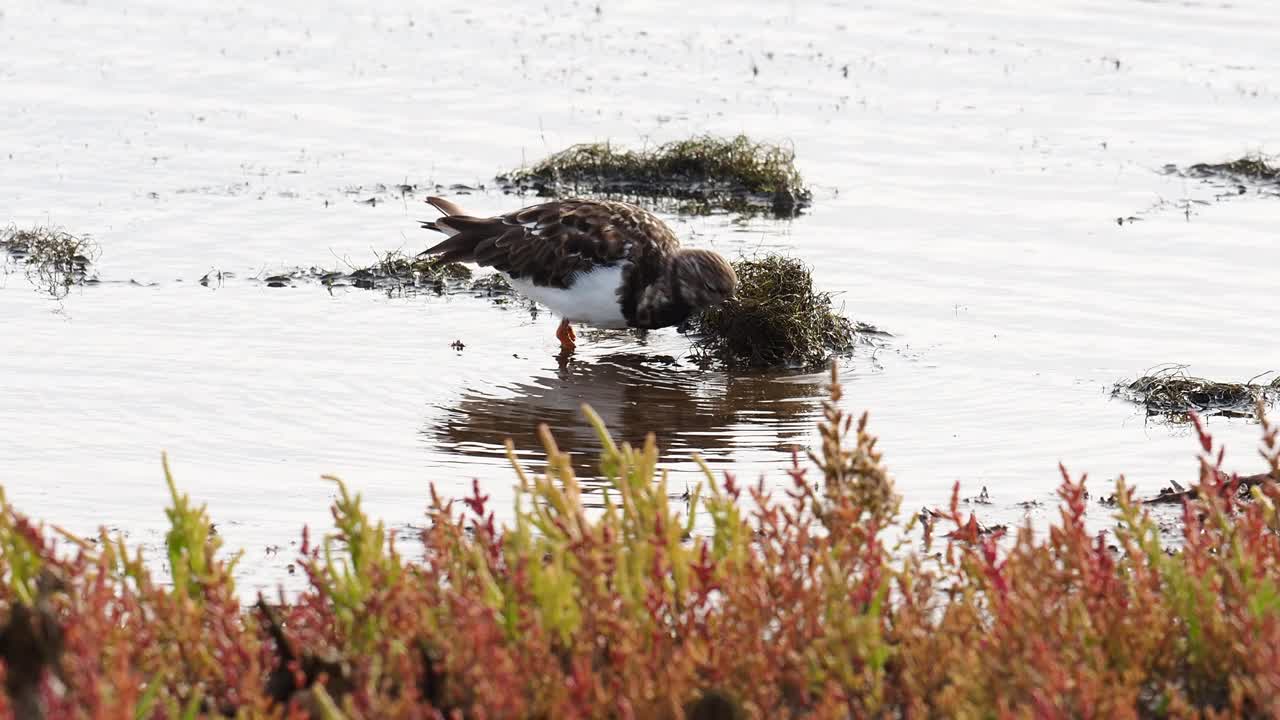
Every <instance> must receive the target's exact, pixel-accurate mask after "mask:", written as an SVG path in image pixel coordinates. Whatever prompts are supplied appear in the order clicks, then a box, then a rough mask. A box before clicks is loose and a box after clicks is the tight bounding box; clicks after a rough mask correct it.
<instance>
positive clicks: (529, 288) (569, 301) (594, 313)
mask: <svg viewBox="0 0 1280 720" xmlns="http://www.w3.org/2000/svg"><path fill="white" fill-rule="evenodd" d="M622 269H623V266H622V264H618V265H615V266H613V267H607V268H596V269H595V270H592V271H591V272H588V273H582V274H580V275H578V276H577V277H576V278H575V279H574V282H573V285H572V286H571V287H570V288H569V289H568V290H562V289H560V288H552V287H542V286H539V285H534V284H533V283H531V282H529V281H528V280H526V279H524V278H510V277H508V280H510V281H511V287H513V288H515V289H516V290H518V291H519V292H520V294H521V295H524V296H525V297H527V298H529V299H530V300H532V301H534V302H536V303H538V304H539V305H543V306H545V307H546V308H547V309H548V310H550V311H551V312H553V313H555V314H556V315H559V316H560V317H562V318H564V319H566V320H569V321H570V322H580V323H586V324H587V325H593V326H595V327H600V328H621V327H626V326H627V319H626V318H625V317H623V315H622V306H621V305H619V304H618V288H619V287H621V286H622Z"/></svg>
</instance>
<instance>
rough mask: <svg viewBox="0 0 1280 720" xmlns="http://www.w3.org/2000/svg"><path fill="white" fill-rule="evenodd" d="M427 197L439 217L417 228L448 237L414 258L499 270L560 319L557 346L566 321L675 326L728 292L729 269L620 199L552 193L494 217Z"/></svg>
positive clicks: (566, 331) (732, 280) (565, 338)
mask: <svg viewBox="0 0 1280 720" xmlns="http://www.w3.org/2000/svg"><path fill="white" fill-rule="evenodd" d="M427 202H428V203H430V204H431V205H432V206H433V207H435V208H436V209H437V210H439V211H440V212H441V217H439V218H437V219H435V220H431V221H424V222H423V223H422V227H424V228H427V229H428V230H435V231H436V232H440V233H444V234H445V235H447V236H448V237H447V238H446V239H445V240H444V241H442V242H440V243H439V244H437V245H434V246H432V247H430V248H428V249H427V250H426V251H425V252H423V253H422V255H421V256H435V257H437V258H438V259H439V260H440V261H442V262H469V263H475V264H477V265H480V266H482V267H491V268H494V269H495V270H498V271H499V272H501V273H502V274H503V275H505V276H506V277H507V279H508V280H509V281H510V282H511V286H512V287H514V288H515V289H516V290H518V291H519V292H520V293H521V294H523V295H524V296H525V297H527V298H529V299H530V300H533V301H535V302H538V303H541V304H542V305H545V306H546V307H547V308H548V309H550V310H551V312H553V313H555V314H556V315H559V316H560V318H561V321H560V326H559V327H558V328H557V329H556V338H558V339H559V340H560V346H561V348H562V349H563V350H565V351H571V350H573V349H574V345H575V342H576V340H577V337H576V335H575V334H574V332H573V326H572V325H571V323H575V322H577V323H583V324H586V325H592V326H595V327H601V328H624V327H633V328H646V329H648V328H660V327H666V326H669V325H678V324H680V323H681V322H682V321H684V320H685V318H687V317H689V315H690V314H692V313H693V312H695V311H697V310H701V309H702V308H706V307H710V306H713V305H718V304H719V303H721V302H724V301H725V300H726V299H727V298H729V297H730V296H731V295H733V291H734V288H735V287H736V286H737V282H738V279H737V276H735V275H734V273H733V267H732V266H731V265H730V264H729V262H728V261H727V260H725V259H724V258H723V257H721V256H720V255H719V254H717V253H714V252H712V251H710V250H693V249H684V248H681V247H680V240H679V239H678V238H677V237H676V236H675V233H673V232H671V228H669V227H667V225H666V224H665V223H663V222H662V221H661V220H659V219H658V218H657V217H655V216H654V215H653V214H652V213H650V212H649V211H647V210H644V209H643V208H639V207H636V206H635V205H631V204H628V203H623V202H609V201H593V200H555V201H552V202H546V203H541V204H539V205H531V206H529V207H526V208H523V209H520V210H516V211H514V212H510V213H507V214H505V215H497V216H494V217H475V216H472V215H468V214H467V213H466V212H465V211H464V210H463V209H462V208H460V207H458V206H457V205H456V204H454V203H452V202H450V201H448V200H445V199H444V198H438V197H430V198H427Z"/></svg>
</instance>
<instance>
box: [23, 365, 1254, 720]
mask: <svg viewBox="0 0 1280 720" xmlns="http://www.w3.org/2000/svg"><path fill="white" fill-rule="evenodd" d="M840 401H841V390H840V387H839V385H838V383H836V382H835V381H834V376H833V384H832V394H831V398H830V400H829V401H828V402H827V403H826V404H825V405H824V410H823V412H824V414H823V419H822V421H821V423H820V426H819V440H820V444H819V445H818V447H817V448H816V450H815V452H814V453H812V454H810V455H809V457H808V463H807V464H806V465H801V464H800V462H799V458H797V462H796V464H795V466H794V467H793V468H792V469H791V470H790V471H789V473H788V475H789V477H788V480H787V482H785V483H784V484H782V485H781V486H779V487H776V488H771V487H770V486H768V485H766V484H765V482H764V481H763V480H760V481H758V482H756V483H755V484H753V485H749V486H748V485H743V484H740V483H739V482H738V481H737V480H736V479H735V478H734V476H733V475H731V474H726V475H725V476H724V477H723V478H722V479H717V478H715V477H713V475H712V473H711V471H710V470H709V469H707V468H705V466H704V471H705V473H706V478H705V482H704V483H702V484H701V485H700V486H699V487H697V488H695V489H693V490H691V491H690V492H689V493H688V494H687V495H686V496H684V497H679V496H673V495H672V494H671V492H670V490H669V488H668V484H667V477H666V474H665V473H664V472H662V471H661V470H660V469H659V468H658V467H657V459H658V451H657V447H656V444H655V442H654V439H653V437H652V436H650V437H649V438H647V439H646V441H645V443H644V444H643V445H642V446H640V447H633V446H631V445H628V444H622V445H618V444H616V443H615V442H614V441H613V440H612V438H611V437H610V436H609V434H608V432H607V430H606V429H605V427H604V425H603V423H602V422H601V421H600V419H599V417H598V416H596V415H595V414H594V413H592V412H591V411H590V410H589V409H587V410H586V413H587V416H588V418H589V419H590V420H591V422H592V424H593V425H594V426H595V428H596V431H597V433H598V435H599V437H600V440H601V443H602V445H603V448H604V449H603V451H602V454H601V457H600V473H601V475H602V476H603V477H604V479H605V487H606V488H607V490H606V492H605V493H604V498H603V509H602V510H588V509H587V507H586V506H585V505H584V498H583V494H584V490H583V488H582V487H581V486H580V484H579V482H578V479H577V478H576V477H575V475H574V471H573V469H572V465H571V463H570V462H569V458H568V456H567V454H565V453H564V452H563V451H561V450H560V448H559V447H558V446H557V445H556V443H555V441H554V439H553V438H552V436H551V433H550V432H549V431H548V430H547V429H546V428H543V429H542V433H541V434H542V441H543V444H544V447H545V450H546V453H547V458H548V463H547V469H546V472H545V473H543V474H533V473H529V472H527V471H525V470H524V469H522V468H521V467H520V466H519V464H518V463H517V462H516V460H515V457H516V455H515V451H514V448H512V447H511V446H510V444H508V451H509V455H510V457H511V459H512V464H513V466H515V472H516V477H517V481H518V485H517V493H516V508H515V515H514V520H513V522H512V523H511V524H510V525H509V526H505V527H504V526H500V525H499V524H498V523H497V521H496V519H495V516H494V513H493V511H492V509H491V508H490V504H489V497H488V495H486V494H485V493H484V492H483V490H482V488H481V487H480V486H479V484H478V483H476V484H474V485H473V488H472V492H471V494H470V495H469V496H467V497H465V498H461V499H460V500H457V501H453V500H446V499H444V498H442V497H440V496H439V495H438V494H437V493H436V492H435V490H434V489H433V490H432V494H431V498H430V502H429V506H428V511H427V513H428V524H427V529H425V530H424V531H423V532H422V541H423V544H424V547H425V551H424V554H423V558H422V560H421V561H414V562H410V561H407V560H405V559H403V558H402V557H401V556H400V554H399V553H398V552H397V550H396V548H395V546H394V543H393V539H392V536H391V534H390V533H389V532H387V530H386V528H385V527H384V526H383V524H382V523H379V522H374V521H372V520H371V519H370V518H369V517H368V516H367V515H366V514H365V512H364V510H363V509H362V507H361V502H360V497H359V495H353V494H351V493H350V492H349V491H348V489H347V488H346V486H345V485H343V484H342V483H341V482H340V481H336V479H332V480H334V481H335V482H337V486H338V499H337V501H336V502H335V504H334V508H333V514H334V520H335V532H334V533H333V534H332V535H330V536H328V537H325V538H322V539H321V541H320V542H318V543H313V542H312V541H311V538H310V534H309V533H307V532H306V531H305V530H304V534H303V545H302V551H301V552H302V556H303V557H302V567H303V568H304V570H305V571H306V573H307V576H308V578H309V581H310V585H309V588H308V589H307V590H305V591H304V592H302V593H301V594H300V595H298V596H296V597H294V598H290V599H287V600H286V599H284V598H280V599H279V600H278V602H276V603H269V602H267V601H266V600H265V599H262V598H260V599H259V601H258V603H257V604H256V605H255V606H254V607H253V608H250V609H246V608H244V607H243V606H242V605H241V604H240V602H239V599H238V596H237V595H236V592H235V587H234V584H233V582H232V575H231V573H232V569H233V567H234V558H233V559H226V558H224V556H223V553H222V551H221V548H220V547H219V542H218V539H217V537H216V535H215V534H214V533H213V531H212V524H211V523H210V521H209V518H208V516H207V514H206V513H205V510H204V508H203V507H200V508H197V507H194V506H193V505H192V504H191V502H190V501H189V500H188V499H187V497H186V496H185V495H182V494H181V493H179V492H178V490H177V488H176V486H175V485H174V484H173V483H172V478H171V477H170V476H169V474H168V467H167V463H166V466H165V472H166V479H167V480H169V482H170V490H171V494H172V499H173V507H172V508H171V509H170V510H169V519H170V524H171V530H170V532H169V533H168V535H167V537H166V546H167V547H166V550H167V558H168V562H169V568H170V572H171V577H172V583H171V584H166V583H162V582H157V581H155V580H153V579H152V576H151V574H150V572H149V570H148V568H147V566H146V565H145V564H144V562H143V559H142V556H141V554H140V553H139V552H138V551H133V552H130V550H129V549H128V548H127V547H126V545H125V543H124V542H123V541H122V540H121V539H119V538H114V537H110V536H109V535H108V534H107V533H106V532H105V531H104V532H103V533H102V534H101V536H100V537H99V538H97V539H95V540H86V539H81V538H77V537H74V536H72V535H71V534H69V533H66V532H63V531H60V530H57V529H56V528H44V527H40V526H37V525H34V524H33V523H31V522H30V521H29V520H28V519H26V518H25V517H23V516H22V515H20V514H19V513H17V512H16V511H15V510H13V509H12V508H11V507H10V506H9V505H8V504H6V503H5V501H4V498H3V495H0V580H2V582H0V587H3V592H2V593H0V621H2V622H3V625H0V662H2V663H3V670H4V680H5V688H6V691H7V692H6V694H5V695H4V696H3V697H0V716H6V717H8V716H16V717H21V718H31V717H42V716H48V717H86V718H89V717H121V716H132V717H195V716H231V715H234V716H238V717H319V718H378V717H423V718H441V717H520V718H586V717H618V718H623V717H635V718H681V717H692V718H737V717H768V718H775V717H820V718H821V717H830V718H845V717H867V716H884V715H889V716H942V717H977V716H983V717H987V716H1005V715H1023V716H1036V717H1079V716H1115V717H1165V716H1191V715H1210V714H1211V715H1217V716H1267V715H1275V714H1276V713H1277V712H1280V706H1278V705H1277V703H1278V702H1280V700H1277V698H1280V694H1278V693H1277V690H1280V623H1278V620H1280V584H1278V583H1280V536H1278V535H1277V531H1278V530H1280V520H1278V519H1277V511H1276V507H1277V503H1280V492H1278V491H1277V484H1276V482H1275V481H1276V480H1278V479H1280V441H1278V440H1277V428H1276V426H1274V425H1272V424H1269V423H1264V438H1263V456H1264V457H1265V458H1266V460H1267V462H1268V464H1269V465H1270V469H1271V470H1270V476H1269V479H1265V480H1264V479H1261V476H1258V477H1256V478H1253V479H1252V481H1251V482H1250V483H1248V487H1246V488H1243V489H1242V487H1241V482H1240V480H1239V478H1236V477H1235V476H1231V475H1228V474H1227V473H1225V472H1224V471H1223V469H1222V468H1223V455H1222V452H1221V449H1220V448H1217V447H1216V446H1215V445H1214V444H1213V440H1212V438H1210V437H1209V435H1208V434H1207V433H1206V432H1205V431H1204V429H1203V427H1202V426H1199V425H1197V426H1196V427H1197V429H1198V431H1199V440H1200V442H1201V449H1202V451H1203V454H1202V456H1201V458H1200V465H1199V482H1198V484H1197V485H1196V492H1195V493H1193V494H1192V495H1191V499H1189V500H1188V501H1187V502H1186V504H1185V506H1184V508H1183V516H1182V520H1183V529H1182V537H1181V539H1180V542H1179V543H1177V547H1176V548H1171V547H1166V546H1165V545H1162V540H1161V534H1160V532H1159V530H1158V528H1157V526H1156V524H1155V522H1154V521H1153V520H1152V519H1151V517H1150V516H1149V515H1148V514H1147V512H1146V510H1145V508H1144V507H1143V506H1142V505H1141V504H1140V503H1139V502H1138V501H1136V500H1135V499H1134V498H1133V495H1132V493H1131V492H1130V491H1129V489H1128V488H1127V487H1126V486H1125V484H1124V482H1123V481H1120V482H1119V484H1118V487H1117V490H1116V502H1117V507H1118V510H1117V511H1116V521H1117V524H1116V528H1115V530H1114V537H1113V538H1110V539H1108V538H1107V537H1105V536H1103V535H1098V536H1092V535H1090V533H1089V532H1088V531H1087V530H1086V528H1085V513H1086V503H1087V493H1086V492H1085V483H1084V479H1083V478H1081V479H1079V480H1074V479H1072V478H1071V477H1070V476H1069V475H1068V474H1067V472H1066V471H1065V469H1064V470H1063V471H1062V476H1063V479H1062V485H1061V489H1060V490H1059V495H1060V497H1061V499H1062V505H1061V508H1060V514H1059V517H1058V519H1057V520H1056V521H1055V522H1053V523H1051V525H1050V527H1049V528H1048V529H1047V532H1033V531H1032V530H1031V529H1030V528H1029V527H1026V528H1022V529H1020V530H1018V531H1017V532H1016V533H1015V534H1014V535H1013V536H1012V537H1006V536H1003V535H1002V534H1001V533H998V532H988V531H987V529H986V528H984V527H982V526H981V525H980V524H978V523H977V522H976V519H974V518H973V517H972V516H971V515H970V516H969V517H965V516H964V515H962V513H961V512H960V510H959V493H958V488H957V491H956V492H955V493H953V497H952V502H951V506H950V508H949V509H946V510H941V511H935V512H932V513H930V514H929V516H928V520H927V522H926V523H925V527H924V530H925V543H924V545H923V546H920V545H918V544H916V542H915V541H914V540H913V539H912V538H914V537H915V535H914V532H913V525H914V523H915V522H916V520H915V518H903V517H902V516H901V515H900V512H899V498H898V496H897V495H896V493H895V492H894V489H893V483H892V480H891V478H890V476H889V474H888V471H887V469H886V467H885V465H884V462H883V459H882V457H881V454H880V451H879V449H878V446H877V442H876V440H875V438H874V437H873V436H871V435H870V433H869V432H868V429H867V418H866V416H865V415H864V416H862V417H861V418H857V419H855V418H854V417H852V416H849V415H847V414H845V412H844V411H842V410H841V409H840ZM940 525H941V526H940ZM939 530H947V531H948V532H947V533H946V534H945V539H944V535H942V534H941V533H939V532H938V531H939Z"/></svg>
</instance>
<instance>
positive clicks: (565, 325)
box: [556, 320, 578, 352]
mask: <svg viewBox="0 0 1280 720" xmlns="http://www.w3.org/2000/svg"><path fill="white" fill-rule="evenodd" d="M556 339H557V340H559V341H560V349H561V350H563V351H565V352H572V351H573V349H574V348H575V347H577V345H578V342H577V341H578V335H577V333H575V332H574V331H573V326H572V325H570V324H569V321H568V320H561V321H560V327H558V328H556Z"/></svg>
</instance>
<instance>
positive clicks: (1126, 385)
mask: <svg viewBox="0 0 1280 720" xmlns="http://www.w3.org/2000/svg"><path fill="white" fill-rule="evenodd" d="M1269 374H1270V373H1263V375H1260V376H1258V377H1255V378H1252V379H1250V380H1249V381H1247V382H1242V383H1240V382H1219V381H1215V380H1208V379H1205V378H1201V377H1195V376H1193V375H1188V374H1187V372H1186V366H1185V365H1170V366H1165V367H1161V368H1156V369H1154V370H1152V371H1148V374H1146V375H1143V376H1142V377H1139V378H1137V379H1135V380H1130V381H1121V382H1118V383H1116V384H1115V386H1114V387H1113V388H1112V391H1111V394H1112V396H1113V397H1121V398H1124V399H1126V400H1129V401H1130V402H1133V403H1137V404H1138V405H1141V406H1142V407H1143V408H1144V409H1145V410H1146V413H1147V416H1148V417H1154V418H1160V419H1162V420H1166V421H1168V422H1179V423H1180V422H1187V421H1188V420H1189V419H1190V415H1189V413H1192V412H1194V413H1197V414H1199V415H1206V416H1209V415H1219V416H1224V417H1236V418H1254V417H1256V416H1257V413H1258V406H1259V404H1260V403H1262V404H1267V403H1271V402H1274V401H1275V399H1276V398H1277V397H1280V376H1277V377H1276V378H1275V379H1273V380H1272V381H1271V382H1269V383H1266V384H1263V383H1259V382H1256V381H1257V380H1258V378H1259V377H1264V376H1265V375H1269Z"/></svg>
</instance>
